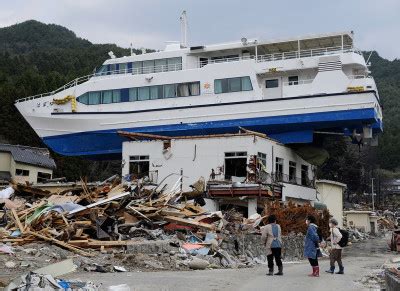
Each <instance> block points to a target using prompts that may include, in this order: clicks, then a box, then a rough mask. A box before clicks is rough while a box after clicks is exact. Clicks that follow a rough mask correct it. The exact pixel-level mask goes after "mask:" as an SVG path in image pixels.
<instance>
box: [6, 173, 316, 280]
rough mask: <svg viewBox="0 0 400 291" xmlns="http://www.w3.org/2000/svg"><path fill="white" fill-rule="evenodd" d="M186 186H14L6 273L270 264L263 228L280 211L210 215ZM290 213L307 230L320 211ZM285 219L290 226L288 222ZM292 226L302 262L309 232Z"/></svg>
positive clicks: (291, 254)
mask: <svg viewBox="0 0 400 291" xmlns="http://www.w3.org/2000/svg"><path fill="white" fill-rule="evenodd" d="M180 179H181V177H179V179H178V181H177V183H176V184H175V185H174V186H173V187H172V189H171V190H169V191H166V190H165V187H159V186H158V185H153V184H151V183H148V182H147V181H146V180H145V179H139V180H137V181H134V182H132V181H121V180H120V178H119V177H118V176H114V177H112V178H110V179H107V180H106V181H104V182H102V183H100V184H97V185H94V186H93V185H92V186H89V185H88V184H86V183H85V182H84V181H82V184H81V187H75V188H74V189H71V190H70V191H65V190H64V191H62V192H60V193H50V192H48V191H43V190H40V189H36V188H33V187H31V186H28V185H21V184H17V185H14V186H13V189H15V193H13V194H12V195H11V196H10V197H9V198H10V199H11V200H12V201H18V205H19V206H18V207H17V208H14V209H6V211H5V214H6V217H7V224H6V225H5V226H4V228H0V253H4V255H1V256H0V265H2V261H3V263H4V264H5V263H6V262H12V263H13V267H12V269H11V268H10V269H4V274H5V275H6V276H9V277H10V278H12V277H14V276H15V275H17V274H25V276H26V272H27V271H31V270H41V268H44V270H46V268H47V267H46V266H48V265H49V264H55V263H56V264H66V265H65V266H64V267H63V268H62V269H63V270H70V271H73V270H79V271H85V272H126V271H128V272H132V271H161V270H200V269H207V268H209V269H212V268H243V267H251V266H254V265H255V264H259V263H265V262H266V256H265V249H264V247H263V245H262V242H261V236H260V227H262V225H263V224H264V220H265V218H266V216H267V215H269V213H271V210H274V211H277V208H276V205H277V204H269V205H267V206H266V209H265V211H264V213H263V216H261V215H259V214H255V215H252V216H251V217H249V218H245V217H243V215H242V214H241V213H240V212H238V211H236V210H235V209H230V210H227V211H225V212H221V211H216V212H207V211H206V210H205V209H204V208H203V207H201V206H199V205H198V204H197V203H196V202H194V201H193V200H190V199H193V198H191V197H192V196H193V197H197V196H198V193H197V192H198V191H197V190H196V189H194V191H197V192H196V193H197V194H196V195H191V194H190V193H182V191H181V190H180ZM195 201H196V200H195ZM271 205H275V206H274V207H275V208H271V207H270V206H271ZM268 207H269V208H268ZM288 209H289V210H288ZM288 209H286V210H285V211H284V215H289V217H290V219H300V220H301V224H304V217H305V215H306V214H309V213H311V212H308V211H312V210H313V208H311V206H305V207H303V208H302V207H299V208H297V207H294V206H293V205H289V206H288ZM293 211H294V212H293ZM306 212H307V213H306ZM293 213H296V215H297V216H293ZM302 215H303V216H304V217H301V216H302ZM280 219H282V222H283V223H285V222H284V221H283V220H284V216H280ZM294 226H296V224H295V225H294ZM286 227H288V228H290V229H285V234H286V235H287V236H285V237H284V238H283V241H284V245H291V247H290V248H287V251H285V252H284V254H283V255H284V257H285V258H287V259H290V260H293V259H301V258H302V249H303V246H302V243H303V239H304V237H303V236H302V235H298V234H297V233H298V232H301V231H303V229H302V228H301V227H299V228H294V229H295V230H296V231H297V232H291V231H290V230H292V229H293V225H292V226H291V225H290V224H289V223H287V225H286ZM293 246H294V247H293ZM57 266H58V265H52V267H51V268H53V269H54V270H57V269H58V267H57ZM39 273H40V274H44V275H50V276H52V278H53V279H54V278H58V277H59V276H62V274H59V273H51V272H48V271H42V272H39ZM35 274H38V273H35ZM31 276H32V275H31ZM35 276H36V275H35ZM25 279H26V277H25ZM25 279H24V280H25ZM42 279H43V280H47V279H46V278H42ZM50 279H51V278H50ZM50 279H49V280H50ZM54 280H56V281H55V282H56V283H57V284H61V285H62V284H64V283H60V282H59V281H57V279H54ZM54 280H53V281H54ZM50 281H51V280H50ZM49 284H50V283H49ZM65 284H67V283H65ZM82 284H83V283H82ZM17 286H18V285H17ZM88 286H89V285H88ZM88 288H89V287H88ZM90 288H91V287H90Z"/></svg>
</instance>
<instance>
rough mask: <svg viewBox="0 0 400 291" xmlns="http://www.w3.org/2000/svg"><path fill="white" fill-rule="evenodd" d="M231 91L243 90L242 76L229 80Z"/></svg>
mask: <svg viewBox="0 0 400 291" xmlns="http://www.w3.org/2000/svg"><path fill="white" fill-rule="evenodd" d="M228 83H229V92H239V91H241V87H242V85H241V80H240V78H232V79H229V80H228Z"/></svg>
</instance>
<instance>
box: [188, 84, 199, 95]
mask: <svg viewBox="0 0 400 291" xmlns="http://www.w3.org/2000/svg"><path fill="white" fill-rule="evenodd" d="M189 84H190V86H189V94H190V96H198V95H200V82H195V83H189Z"/></svg>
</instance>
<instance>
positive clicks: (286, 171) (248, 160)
mask: <svg viewBox="0 0 400 291" xmlns="http://www.w3.org/2000/svg"><path fill="white" fill-rule="evenodd" d="M120 134H121V135H123V136H125V137H128V138H130V139H131V141H126V142H124V143H123V162H122V163H123V169H122V174H123V175H132V176H133V177H139V178H140V177H143V176H147V177H149V179H150V180H152V181H153V182H154V183H161V184H164V185H165V187H167V188H168V187H173V185H175V184H176V181H177V180H178V179H180V178H181V176H182V190H183V191H184V192H185V191H192V189H194V188H196V187H195V186H194V184H195V183H196V182H198V181H199V180H200V181H204V184H205V187H204V190H205V193H206V194H205V201H206V206H205V207H206V208H208V209H209V210H210V211H216V210H223V209H226V208H227V207H231V206H236V207H237V208H239V209H242V210H243V212H244V213H245V214H246V215H247V216H251V215H252V214H254V213H256V212H257V208H259V210H260V209H261V208H262V206H263V205H264V202H265V200H268V199H272V198H278V199H279V200H282V201H289V200H291V201H293V202H295V203H299V204H302V203H306V202H309V201H314V200H315V199H316V189H315V187H314V184H315V183H314V166H313V165H311V164H310V163H308V162H307V161H305V160H304V159H302V158H301V157H300V156H299V155H298V154H296V152H295V151H294V150H293V149H291V148H289V147H288V146H285V145H283V144H281V143H279V142H277V141H275V140H273V139H270V138H268V137H267V136H266V135H264V134H260V133H256V132H251V131H246V132H244V133H238V134H220V135H208V136H184V137H167V136H156V135H147V134H139V133H122V132H121V133H120ZM140 138H145V140H140ZM246 212H247V213H246Z"/></svg>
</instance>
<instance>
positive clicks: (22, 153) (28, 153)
mask: <svg viewBox="0 0 400 291" xmlns="http://www.w3.org/2000/svg"><path fill="white" fill-rule="evenodd" d="M0 152H9V153H11V155H12V157H13V159H14V161H15V162H18V163H24V164H30V165H34V166H39V167H43V168H47V169H55V168H56V163H55V162H54V160H53V159H52V158H51V157H50V152H49V150H48V149H45V148H35V147H28V146H20V145H10V144H0Z"/></svg>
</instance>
